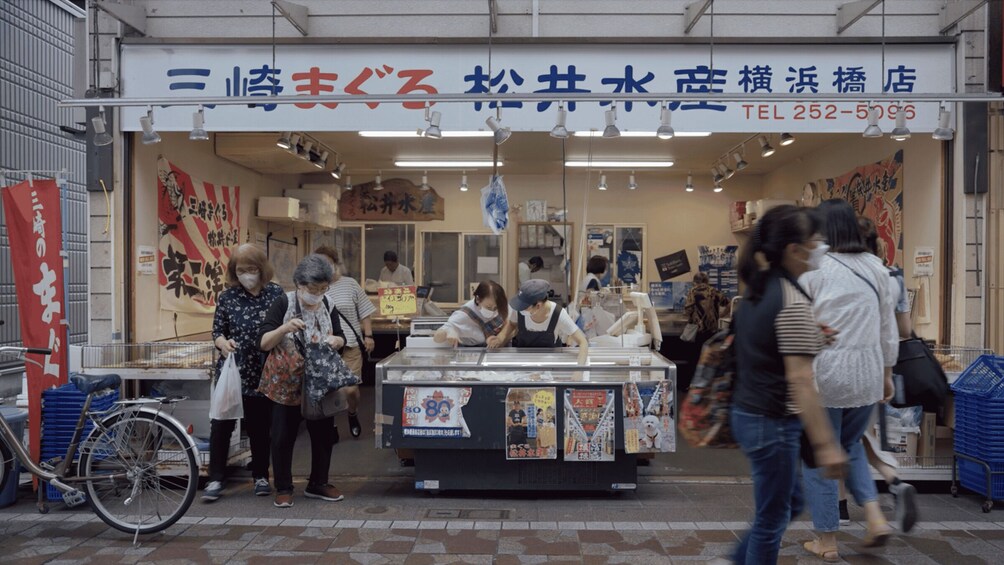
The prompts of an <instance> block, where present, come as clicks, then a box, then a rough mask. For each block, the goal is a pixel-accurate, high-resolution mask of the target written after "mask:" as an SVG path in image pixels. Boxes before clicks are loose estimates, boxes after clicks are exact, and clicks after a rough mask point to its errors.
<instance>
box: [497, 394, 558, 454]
mask: <svg viewBox="0 0 1004 565" xmlns="http://www.w3.org/2000/svg"><path fill="white" fill-rule="evenodd" d="M554 397H555V389H554V387H546V388H510V389H509V391H508V392H507V393H506V396H505V414H506V416H505V437H506V454H505V458H506V459H510V460H512V459H557V458H558V433H557V429H558V427H557V421H556V420H557V412H556V410H555V405H554V400H555V399H554Z"/></svg>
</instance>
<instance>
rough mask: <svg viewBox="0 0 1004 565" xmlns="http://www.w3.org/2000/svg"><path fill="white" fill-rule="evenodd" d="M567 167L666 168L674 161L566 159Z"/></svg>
mask: <svg viewBox="0 0 1004 565" xmlns="http://www.w3.org/2000/svg"><path fill="white" fill-rule="evenodd" d="M565 166H566V167H603V168H604V169H665V168H669V167H672V166H673V161H565Z"/></svg>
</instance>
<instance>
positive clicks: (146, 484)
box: [77, 410, 199, 534]
mask: <svg viewBox="0 0 1004 565" xmlns="http://www.w3.org/2000/svg"><path fill="white" fill-rule="evenodd" d="M77 472H78V474H79V475H80V476H85V477H92V479H91V480H88V481H87V495H88V500H89V502H90V504H91V509H93V510H94V513H95V514H97V515H98V516H99V517H100V518H101V519H102V520H104V522H105V523H106V524H108V525H109V526H111V527H113V528H115V529H117V530H121V531H123V532H128V533H135V532H137V531H138V532H139V533H141V534H151V533H154V532H159V531H161V530H163V529H165V528H167V527H168V526H170V525H171V524H173V523H175V522H176V521H178V519H179V518H181V517H182V516H183V515H184V514H185V512H186V511H187V510H188V507H189V506H191V504H192V501H193V500H194V499H195V491H196V489H197V488H198V485H199V467H198V465H197V464H196V461H195V445H194V444H193V443H192V440H191V438H190V437H188V434H186V433H185V432H184V430H182V429H181V428H180V427H178V425H177V424H175V423H174V422H172V421H171V420H169V419H167V418H165V417H163V416H161V415H159V414H153V413H149V412H142V411H133V410H126V411H123V412H119V413H116V414H112V415H111V416H109V417H108V418H106V419H105V420H104V421H103V422H102V425H101V426H98V427H96V428H95V430H94V433H92V434H91V436H90V437H89V438H88V439H87V441H86V442H84V444H83V445H82V446H81V453H80V461H79V464H78V468H77ZM101 477H104V478H101Z"/></svg>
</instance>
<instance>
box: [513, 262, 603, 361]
mask: <svg viewBox="0 0 1004 565" xmlns="http://www.w3.org/2000/svg"><path fill="white" fill-rule="evenodd" d="M550 290H551V285H550V284H549V283H548V282H547V281H545V280H543V279H531V280H529V281H526V282H525V283H523V284H522V285H521V286H520V287H519V293H518V294H516V296H514V297H513V298H512V300H510V301H509V325H508V326H507V327H506V329H505V334H504V335H503V339H502V342H503V343H505V342H506V341H508V339H509V338H510V337H511V336H512V334H513V332H516V337H515V339H514V340H513V345H514V346H516V347H540V348H548V349H550V348H552V347H562V344H563V343H570V342H572V341H574V342H575V343H576V344H577V345H578V346H579V365H585V364H586V359H587V356H588V354H589V341H587V340H586V335H585V334H584V333H582V330H580V329H579V327H578V326H576V325H575V321H574V320H572V317H571V316H569V315H568V312H566V311H565V310H564V309H563V308H560V307H558V305H557V304H555V303H554V302H552V301H550V300H548V299H547V294H548V292H550Z"/></svg>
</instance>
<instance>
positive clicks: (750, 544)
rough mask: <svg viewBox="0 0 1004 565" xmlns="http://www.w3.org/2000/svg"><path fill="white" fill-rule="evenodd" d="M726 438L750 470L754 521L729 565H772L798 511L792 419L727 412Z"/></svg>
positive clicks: (796, 424)
mask: <svg viewBox="0 0 1004 565" xmlns="http://www.w3.org/2000/svg"><path fill="white" fill-rule="evenodd" d="M731 417H732V433H733V435H734V436H735V438H736V441H737V442H738V443H739V445H740V447H742V450H743V453H745V454H746V457H747V458H748V459H749V460H750V466H751V467H752V469H753V497H754V501H755V502H754V503H755V505H756V517H755V518H754V520H753V527H752V528H751V529H750V531H749V532H748V533H747V534H746V535H745V536H744V537H743V539H742V541H741V542H740V543H739V546H738V547H737V548H736V553H735V555H734V556H733V561H734V562H735V563H736V564H737V565H756V564H760V563H776V562H777V553H778V551H779V550H780V547H781V536H783V535H784V531H785V530H786V529H787V528H788V523H789V522H790V521H791V520H792V518H794V517H795V516H797V515H798V514H799V513H801V511H802V506H803V499H802V485H801V481H800V480H799V476H798V471H799V448H800V439H801V437H802V422H801V421H800V420H799V419H798V416H786V417H783V418H771V417H768V416H761V415H758V414H751V413H749V412H745V411H743V410H742V409H740V408H738V407H736V406H733V407H732V415H731Z"/></svg>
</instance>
